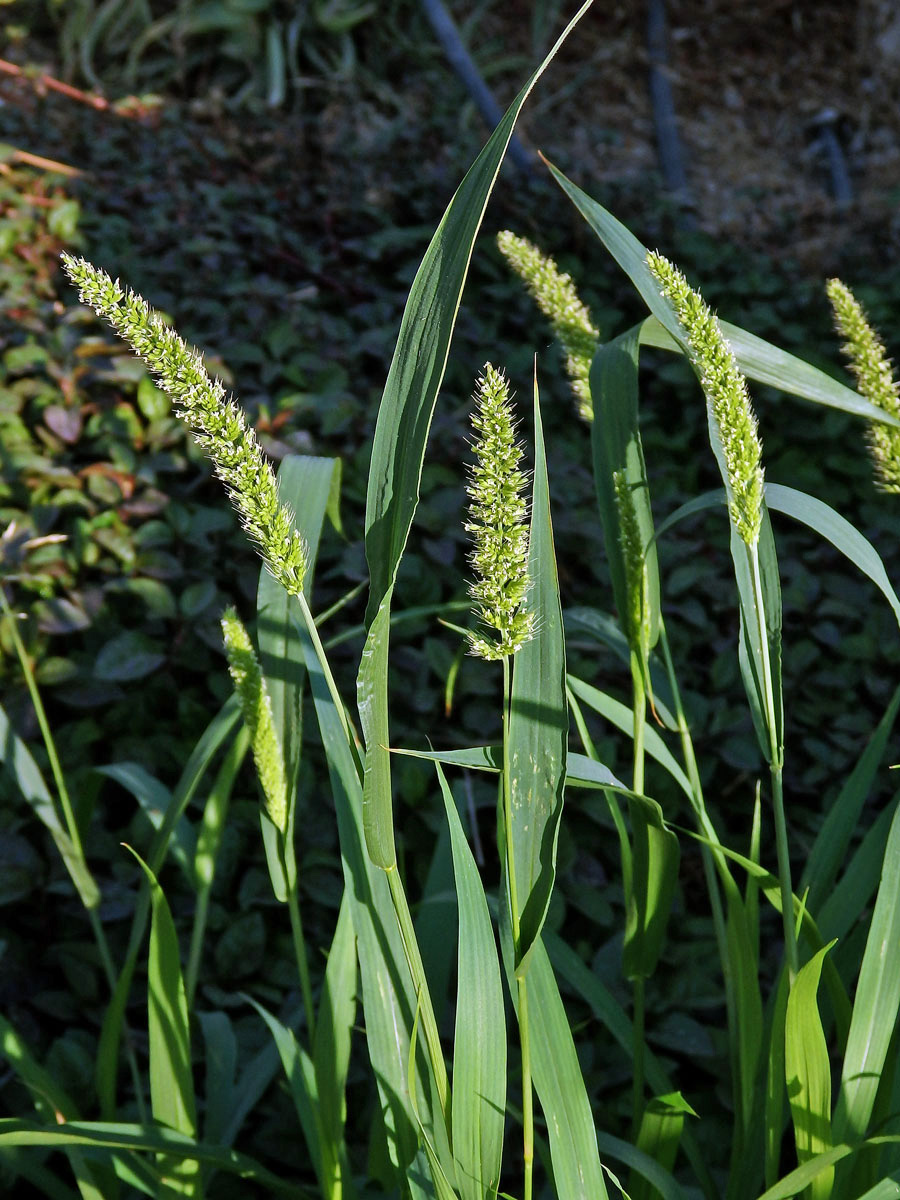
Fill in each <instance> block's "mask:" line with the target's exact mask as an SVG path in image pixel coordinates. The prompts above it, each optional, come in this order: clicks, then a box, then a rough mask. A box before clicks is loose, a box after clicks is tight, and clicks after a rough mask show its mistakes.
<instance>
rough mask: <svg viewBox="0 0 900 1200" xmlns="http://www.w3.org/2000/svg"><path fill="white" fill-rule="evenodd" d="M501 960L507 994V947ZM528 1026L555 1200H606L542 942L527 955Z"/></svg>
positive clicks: (577, 1065) (587, 1113)
mask: <svg viewBox="0 0 900 1200" xmlns="http://www.w3.org/2000/svg"><path fill="white" fill-rule="evenodd" d="M504 942H505V943H506V944H505V945H504V958H505V959H506V960H507V961H506V968H507V975H508V976H509V985H510V994H511V995H512V996H513V1002H514V1003H515V997H516V984H515V980H514V977H513V976H514V972H513V969H512V961H511V955H510V950H511V946H510V945H509V939H508V938H504ZM528 1024H529V1028H530V1031H531V1055H532V1073H533V1079H534V1086H535V1089H536V1091H537V1094H538V1099H539V1100H540V1102H541V1109H542V1110H543V1113H544V1118H545V1120H546V1122H547V1134H548V1137H549V1139H550V1158H551V1161H552V1163H553V1179H554V1183H555V1185H556V1195H557V1197H558V1200H585V1197H588V1196H589V1197H591V1200H608V1196H609V1193H608V1192H607V1190H606V1181H605V1179H604V1176H603V1168H602V1167H601V1165H600V1154H599V1151H598V1149H597V1133H596V1130H595V1128H594V1118H593V1115H592V1113H591V1105H590V1101H589V1100H588V1095H587V1090H586V1089H585V1084H584V1077H583V1075H582V1073H581V1065H580V1063H579V1061H578V1054H577V1052H576V1050H575V1042H574V1041H573V1039H572V1031H571V1029H570V1028H569V1022H568V1019H567V1018H566V1011H565V1009H564V1008H563V1002H562V997H561V996H560V994H559V988H558V987H557V984H556V980H555V978H554V976H553V968H552V967H551V966H550V959H549V958H548V957H547V951H546V950H545V949H544V945H543V942H542V941H541V940H540V938H539V939H538V940H537V941H536V942H535V943H534V946H533V947H532V951H531V965H530V967H529V971H528Z"/></svg>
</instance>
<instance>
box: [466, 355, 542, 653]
mask: <svg viewBox="0 0 900 1200" xmlns="http://www.w3.org/2000/svg"><path fill="white" fill-rule="evenodd" d="M474 399H475V403H476V409H475V412H474V413H473V415H472V425H473V427H474V429H475V432H476V435H477V436H476V438H475V441H474V443H473V449H474V451H475V458H476V461H475V463H474V465H473V466H472V468H471V480H470V482H469V486H468V488H467V489H466V490H467V491H468V493H469V496H470V497H471V500H472V503H471V504H470V505H469V521H468V522H467V523H466V525H465V529H466V532H467V533H471V534H472V539H473V541H474V543H475V545H474V549H473V550H472V553H471V556H470V562H471V563H472V566H473V567H474V569H475V575H476V578H475V581H474V583H472V585H471V586H470V588H469V593H470V595H471V596H472V598H473V599H474V600H475V602H476V603H475V613H476V616H477V617H478V619H479V620H480V621H481V622H482V624H484V625H485V626H487V627H488V628H489V629H493V630H495V631H496V638H491V637H488V636H482V635H479V634H470V635H469V642H470V650H471V653H472V654H476V655H478V656H479V657H480V658H486V659H498V658H505V657H506V656H507V655H509V654H515V653H516V651H517V650H521V648H522V647H523V646H524V645H525V643H526V642H527V641H528V640H529V639H530V638H531V637H532V636H533V634H534V614H533V613H529V612H522V611H521V606H522V603H523V601H524V599H525V594H526V592H527V591H528V526H527V525H526V523H525V517H526V504H525V500H524V499H523V497H522V492H523V491H524V489H525V485H526V483H527V479H526V476H525V474H524V472H523V471H521V470H520V469H519V463H520V461H521V458H522V449H521V447H520V446H519V445H518V444H517V443H516V424H515V419H514V416H513V408H512V401H511V398H510V394H509V384H508V383H507V380H506V378H505V376H504V375H503V374H501V373H500V372H499V371H496V370H494V368H493V367H492V366H491V364H490V363H487V364H485V368H484V374H483V375H482V376H481V378H480V379H479V380H478V390H477V392H476V393H475V397H474Z"/></svg>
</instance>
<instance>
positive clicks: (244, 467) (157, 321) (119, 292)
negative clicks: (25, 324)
mask: <svg viewBox="0 0 900 1200" xmlns="http://www.w3.org/2000/svg"><path fill="white" fill-rule="evenodd" d="M62 260H63V266H64V267H65V270H66V274H67V275H68V276H69V278H70V279H71V280H72V282H73V283H74V284H75V286H76V287H77V288H78V290H79V293H80V296H81V301H82V303H83V304H88V305H90V306H91V308H93V309H94V310H95V311H96V312H97V313H99V315H100V316H101V317H103V318H105V320H107V321H108V322H109V324H110V325H111V326H112V327H113V329H114V330H115V331H116V333H117V334H119V336H120V337H121V338H123V339H124V340H125V341H126V342H128V344H129V345H130V346H131V348H132V349H133V350H134V352H135V354H137V355H139V357H140V358H142V359H143V360H144V362H145V363H146V364H147V366H148V367H149V368H150V371H151V372H152V374H153V375H154V377H155V379H156V381H157V383H158V384H159V386H160V388H161V389H162V390H163V391H165V392H166V393H167V394H168V395H169V396H170V397H171V398H172V400H173V401H174V403H175V405H176V406H177V412H178V416H179V417H182V418H183V419H184V420H185V421H186V422H187V424H188V426H189V427H190V430H191V433H192V434H193V436H194V439H195V441H197V442H198V444H199V445H200V446H202V447H203V449H204V450H205V451H206V453H207V454H208V455H209V457H210V459H211V460H212V464H213V467H214V468H215V472H216V474H217V475H218V477H219V478H220V479H221V480H222V482H223V483H224V484H225V487H226V488H227V490H228V494H229V496H230V498H231V502H232V504H233V505H234V507H235V508H236V509H237V512H238V515H239V516H240V519H241V523H242V525H243V526H244V529H245V530H246V531H247V533H248V534H249V535H250V537H251V538H252V539H253V540H254V542H256V544H257V547H258V548H259V551H260V553H261V554H262V557H263V560H264V561H265V564H266V566H267V567H268V569H269V571H270V572H271V573H272V575H273V576H274V577H275V579H277V580H278V582H279V583H280V584H281V585H282V587H284V588H285V589H286V590H287V591H288V592H290V593H291V594H292V595H296V596H299V595H300V592H301V591H302V589H303V577H304V575H305V573H306V566H307V560H308V554H307V549H306V545H305V544H304V541H303V538H302V537H301V535H300V533H299V532H298V530H297V529H296V527H295V525H294V518H293V514H292V513H291V511H290V509H289V508H288V507H287V506H286V505H284V504H282V503H281V501H280V500H279V498H278V486H277V484H276V482H275V475H274V473H273V471H272V468H271V466H270V465H269V462H268V460H267V459H266V458H265V457H264V456H263V452H262V449H261V448H260V445H259V442H258V441H257V438H256V434H255V432H254V431H253V430H252V429H250V428H248V426H247V420H246V418H245V416H244V412H243V410H242V409H241V407H240V406H239V405H238V404H237V403H236V402H235V401H234V400H233V399H229V398H226V395H225V389H224V387H223V386H222V384H221V383H220V382H219V380H218V379H211V378H210V376H209V374H208V373H207V371H206V368H205V367H204V365H203V359H202V357H201V355H200V352H199V351H198V350H194V349H192V348H191V347H190V346H187V345H186V344H185V343H184V342H183V341H182V340H181V338H180V337H179V336H178V334H177V333H175V331H174V330H173V329H170V328H169V327H168V326H167V325H166V324H165V322H164V321H163V319H162V317H161V316H160V315H159V313H157V312H154V311H153V309H152V308H150V306H149V305H148V304H147V303H146V301H145V300H143V299H142V298H141V297H140V296H138V295H137V294H136V293H135V292H132V291H130V290H128V291H126V290H125V289H123V288H122V287H120V285H119V283H118V281H115V282H114V281H113V280H112V279H111V278H110V277H109V275H107V274H106V272H105V271H101V270H100V269H99V268H97V267H95V266H93V265H92V264H91V263H89V262H85V260H84V259H82V258H75V257H73V256H72V255H71V254H63V255H62Z"/></svg>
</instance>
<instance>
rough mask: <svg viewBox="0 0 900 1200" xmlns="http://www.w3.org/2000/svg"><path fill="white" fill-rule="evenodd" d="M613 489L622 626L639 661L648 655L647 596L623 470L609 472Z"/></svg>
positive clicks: (642, 559)
mask: <svg viewBox="0 0 900 1200" xmlns="http://www.w3.org/2000/svg"><path fill="white" fill-rule="evenodd" d="M613 489H614V491H615V496H616V509H617V511H618V514H619V541H620V543H621V546H622V559H623V561H624V564H625V587H626V591H627V594H628V611H627V612H625V613H623V614H622V625H623V630H624V633H625V637H626V638H627V640H628V645H629V646H630V647H631V649H632V650H634V651H635V653H637V654H638V655H639V656H640V657H641V659H642V660H646V658H647V655H648V654H649V652H650V595H649V584H648V580H647V565H646V559H645V554H644V547H643V545H642V541H641V530H640V525H639V523H638V515H637V509H636V507H635V503H634V495H633V494H632V492H631V489H630V488H629V486H628V482H627V480H626V479H625V472H624V471H613Z"/></svg>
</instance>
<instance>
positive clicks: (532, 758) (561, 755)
mask: <svg viewBox="0 0 900 1200" xmlns="http://www.w3.org/2000/svg"><path fill="white" fill-rule="evenodd" d="M534 460H535V463H534V485H533V490H532V499H531V536H530V540H529V546H528V578H529V584H530V587H529V592H528V595H527V598H526V600H525V606H526V607H527V609H528V611H529V612H532V613H533V614H534V630H535V632H534V636H533V637H532V638H531V640H530V641H529V642H526V643H525V645H524V646H523V647H522V649H521V650H520V651H519V652H518V653H517V654H516V655H515V657H514V658H513V684H512V701H511V712H510V722H509V759H510V798H511V828H510V829H509V830H508V832H507V836H508V837H509V839H510V841H511V843H512V851H513V859H514V863H515V872H516V889H517V893H518V904H519V912H518V913H517V914H516V916H517V917H518V922H519V943H518V946H517V951H518V955H519V962H518V963H517V964H516V967H517V970H522V969H523V963H524V962H525V961H526V959H527V955H528V950H529V948H530V946H531V945H532V944H533V942H534V941H535V939H536V938H537V937H538V936H539V934H540V931H541V926H542V925H543V923H544V917H545V916H546V914H547V906H548V904H549V903H550V895H551V892H552V890H553V881H554V879H555V876H556V843H557V838H558V836H559V822H560V819H561V817H562V809H563V796H564V789H565V780H566V754H567V747H568V734H569V709H568V703H567V701H566V648H565V638H564V636H563V623H562V606H561V605H560V600H559V579H558V577H557V572H556V551H555V549H554V546H553V527H552V525H551V522H550V488H549V483H548V480H547V458H546V453H545V451H544V439H543V433H542V429H541V414H540V405H539V401H538V392H537V379H535V385H534Z"/></svg>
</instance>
